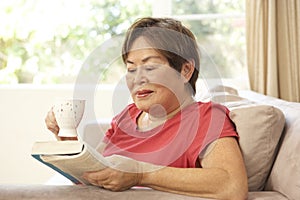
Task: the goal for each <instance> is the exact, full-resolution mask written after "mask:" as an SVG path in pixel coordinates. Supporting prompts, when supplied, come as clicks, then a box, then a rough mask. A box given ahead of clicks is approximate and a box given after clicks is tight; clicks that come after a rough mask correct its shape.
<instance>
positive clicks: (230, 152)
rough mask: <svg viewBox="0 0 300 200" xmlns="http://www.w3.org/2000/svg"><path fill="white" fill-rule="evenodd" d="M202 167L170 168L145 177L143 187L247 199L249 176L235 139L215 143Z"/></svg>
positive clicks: (212, 196)
mask: <svg viewBox="0 0 300 200" xmlns="http://www.w3.org/2000/svg"><path fill="white" fill-rule="evenodd" d="M201 164H202V167H203V168H171V167H166V168H163V169H161V170H159V171H155V172H152V173H146V174H143V177H142V180H141V184H142V185H144V186H148V187H151V188H154V189H158V190H162V191H168V192H174V193H179V194H187V195H192V196H201V197H209V198H216V199H230V200H234V199H237V200H238V199H246V197H247V193H248V185H247V175H246V170H245V166H244V163H243V158H242V155H241V152H240V149H239V146H238V144H237V141H236V139H235V138H233V137H225V138H222V139H218V140H217V141H216V142H214V147H213V148H210V151H209V152H207V153H206V156H205V158H203V159H202V162H201Z"/></svg>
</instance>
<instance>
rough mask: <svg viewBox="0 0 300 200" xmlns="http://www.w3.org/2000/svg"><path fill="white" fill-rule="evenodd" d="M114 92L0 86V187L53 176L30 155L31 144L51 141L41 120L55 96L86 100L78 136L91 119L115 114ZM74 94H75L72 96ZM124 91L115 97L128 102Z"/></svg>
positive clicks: (86, 88) (111, 88)
mask: <svg viewBox="0 0 300 200" xmlns="http://www.w3.org/2000/svg"><path fill="white" fill-rule="evenodd" d="M114 90H115V88H114V87H113V86H103V87H99V88H97V89H96V90H95V91H93V88H92V87H89V86H85V87H83V88H80V89H79V90H77V89H74V87H73V86H71V85H58V86H32V85H17V86H0V133H1V142H0V143H1V146H0V148H1V151H0V163H1V165H0V184H3V183H6V184H12V183H15V184H24V183H33V184H35V183H44V182H45V181H47V180H48V179H49V178H50V177H51V176H53V174H54V172H53V171H52V170H50V169H48V168H47V167H46V166H44V165H42V164H41V163H39V162H37V161H36V160H34V159H33V158H32V157H31V155H30V153H31V147H32V144H33V142H34V141H37V140H42V141H43V140H54V137H53V135H52V133H51V132H50V131H48V130H47V128H46V126H45V123H44V119H45V116H46V114H47V112H48V111H49V109H50V108H51V106H52V104H53V102H54V100H55V98H56V97H66V98H69V97H73V96H76V97H83V98H86V99H87V102H86V111H85V114H84V116H83V119H82V121H81V123H80V126H79V128H78V130H79V132H80V133H81V132H82V130H83V126H84V124H85V123H87V122H89V121H93V120H95V118H111V116H112V115H113V113H116V112H118V109H120V108H115V111H113V108H112V106H111V105H112V101H111V99H112V96H113V95H115V94H114ZM74 91H77V94H76V95H74ZM78 91H79V92H78ZM126 91H127V90H123V89H122V88H121V89H119V94H120V93H122V94H124V95H125V96H123V100H126V99H127V101H128V98H129V97H128V94H127V92H126ZM93 98H94V99H93ZM118 99H120V97H118ZM94 102H95V103H94ZM127 103H128V102H127ZM94 105H95V106H94ZM118 105H119V107H121V106H122V105H120V104H118ZM95 113H97V114H95Z"/></svg>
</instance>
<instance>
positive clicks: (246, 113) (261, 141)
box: [229, 105, 285, 191]
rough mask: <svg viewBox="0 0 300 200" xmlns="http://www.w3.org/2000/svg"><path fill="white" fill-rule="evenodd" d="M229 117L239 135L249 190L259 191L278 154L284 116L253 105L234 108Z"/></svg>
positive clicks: (264, 107) (269, 107)
mask: <svg viewBox="0 0 300 200" xmlns="http://www.w3.org/2000/svg"><path fill="white" fill-rule="evenodd" d="M229 116H230V118H231V120H232V121H233V123H234V124H235V126H236V130H237V132H238V134H239V136H240V140H239V144H240V148H241V151H242V154H243V157H244V161H245V165H246V169H247V176H248V188H249V191H257V190H262V189H263V188H264V186H265V183H266V180H267V178H268V175H269V173H270V170H271V167H272V165H273V162H274V159H275V156H276V153H277V152H276V151H277V146H278V143H279V140H280V137H281V133H282V131H283V127H284V124H285V118H284V115H283V113H282V112H281V111H280V110H279V109H278V108H275V107H273V106H270V105H252V106H249V107H241V108H235V109H233V110H231V112H230V114H229Z"/></svg>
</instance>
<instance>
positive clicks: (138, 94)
mask: <svg viewBox="0 0 300 200" xmlns="http://www.w3.org/2000/svg"><path fill="white" fill-rule="evenodd" d="M152 93H153V91H152V90H139V91H137V92H136V94H135V95H136V97H137V98H145V97H148V96H149V95H150V94H152Z"/></svg>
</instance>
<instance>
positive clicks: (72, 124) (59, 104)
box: [53, 99, 85, 137]
mask: <svg viewBox="0 0 300 200" xmlns="http://www.w3.org/2000/svg"><path fill="white" fill-rule="evenodd" d="M84 108H85V100H83V99H57V100H56V101H55V103H54V106H53V112H54V115H55V118H56V122H57V125H58V126H59V133H58V136H60V137H76V136H77V130H76V129H77V127H78V125H79V123H80V121H81V119H82V116H83V113H84Z"/></svg>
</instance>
